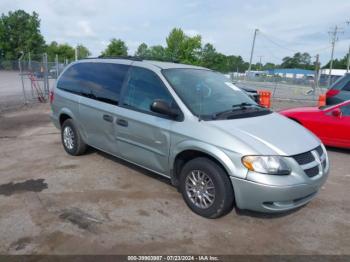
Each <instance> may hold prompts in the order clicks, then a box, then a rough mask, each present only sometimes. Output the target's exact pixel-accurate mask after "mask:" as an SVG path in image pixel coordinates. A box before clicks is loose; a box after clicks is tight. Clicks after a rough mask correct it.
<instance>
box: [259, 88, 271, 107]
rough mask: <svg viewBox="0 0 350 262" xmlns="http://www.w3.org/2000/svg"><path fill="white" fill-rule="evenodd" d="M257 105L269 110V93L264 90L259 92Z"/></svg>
mask: <svg viewBox="0 0 350 262" xmlns="http://www.w3.org/2000/svg"><path fill="white" fill-rule="evenodd" d="M258 94H259V104H260V105H261V106H264V107H267V108H270V107H271V92H270V91H266V90H259V91H258Z"/></svg>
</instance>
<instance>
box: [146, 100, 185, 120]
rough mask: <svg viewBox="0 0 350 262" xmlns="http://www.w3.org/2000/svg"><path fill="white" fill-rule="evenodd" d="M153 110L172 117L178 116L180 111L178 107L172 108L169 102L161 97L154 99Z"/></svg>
mask: <svg viewBox="0 0 350 262" xmlns="http://www.w3.org/2000/svg"><path fill="white" fill-rule="evenodd" d="M151 111H153V112H155V113H159V114H162V115H166V116H169V117H171V118H177V117H178V116H179V111H178V110H177V109H173V108H171V107H170V105H169V104H168V103H167V102H165V101H164V100H161V99H156V100H154V101H153V103H152V104H151Z"/></svg>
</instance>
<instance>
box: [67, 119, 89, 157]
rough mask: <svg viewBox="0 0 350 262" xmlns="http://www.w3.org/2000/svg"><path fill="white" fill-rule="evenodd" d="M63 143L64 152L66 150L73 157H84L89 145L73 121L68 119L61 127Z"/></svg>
mask: <svg viewBox="0 0 350 262" xmlns="http://www.w3.org/2000/svg"><path fill="white" fill-rule="evenodd" d="M65 132H66V133H65ZM69 137H70V138H71V140H70V139H69ZM65 138H66V140H65ZM67 138H68V140H67ZM61 141H62V145H63V147H64V150H66V152H67V153H68V154H70V155H72V156H79V155H82V154H84V153H85V151H86V149H87V145H86V144H85V142H84V141H83V139H82V138H81V135H80V134H79V131H78V129H77V128H76V126H75V124H74V122H73V120H72V119H67V120H66V121H64V122H63V124H62V127H61Z"/></svg>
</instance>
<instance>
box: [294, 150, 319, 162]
mask: <svg viewBox="0 0 350 262" xmlns="http://www.w3.org/2000/svg"><path fill="white" fill-rule="evenodd" d="M293 158H294V159H295V161H297V163H298V164H299V165H305V164H308V163H310V162H312V161H315V158H314V156H313V155H312V154H311V151H309V152H306V153H302V154H299V155H294V156H293Z"/></svg>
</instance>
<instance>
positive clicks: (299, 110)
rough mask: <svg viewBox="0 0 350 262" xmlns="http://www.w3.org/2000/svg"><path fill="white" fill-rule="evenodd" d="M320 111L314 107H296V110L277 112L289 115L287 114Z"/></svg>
mask: <svg viewBox="0 0 350 262" xmlns="http://www.w3.org/2000/svg"><path fill="white" fill-rule="evenodd" d="M319 111H320V109H319V108H318V107H316V106H313V107H297V108H290V109H285V110H281V111H279V113H281V114H283V115H284V114H289V113H313V112H319Z"/></svg>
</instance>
